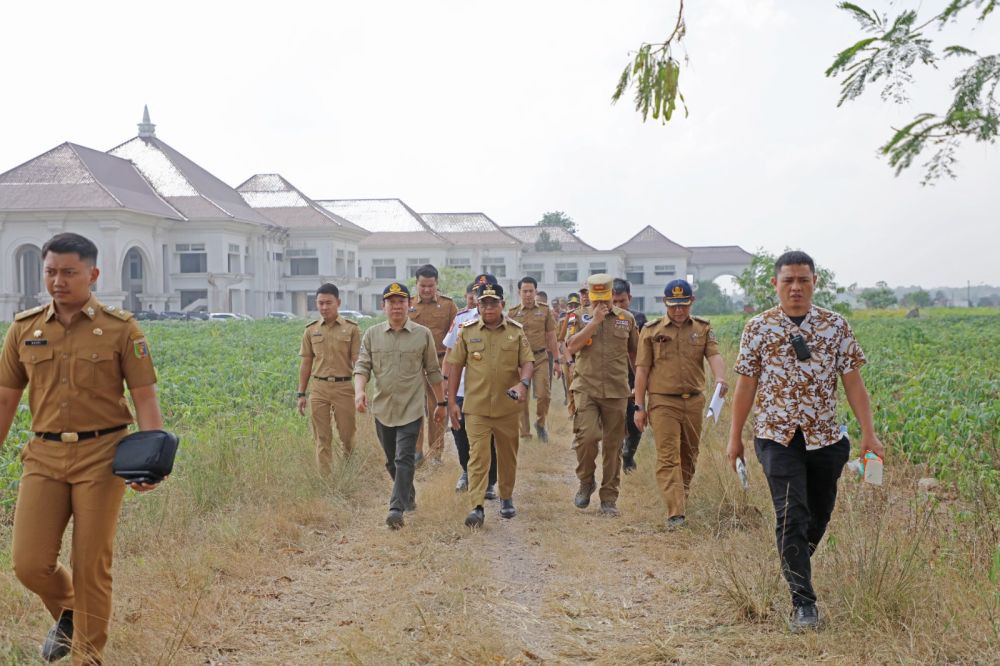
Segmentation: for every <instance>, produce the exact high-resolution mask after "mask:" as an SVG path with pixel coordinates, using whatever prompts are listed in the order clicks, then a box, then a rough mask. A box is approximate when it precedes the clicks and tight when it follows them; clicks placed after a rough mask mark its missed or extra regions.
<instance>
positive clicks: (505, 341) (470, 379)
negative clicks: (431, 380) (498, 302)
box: [448, 316, 535, 417]
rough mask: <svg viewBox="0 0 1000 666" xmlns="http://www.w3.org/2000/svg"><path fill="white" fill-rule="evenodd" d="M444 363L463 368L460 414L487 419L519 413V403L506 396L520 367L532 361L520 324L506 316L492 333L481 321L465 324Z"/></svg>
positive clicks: (517, 380)
mask: <svg viewBox="0 0 1000 666" xmlns="http://www.w3.org/2000/svg"><path fill="white" fill-rule="evenodd" d="M448 362H449V363H451V364H452V365H454V366H455V367H456V368H465V402H464V403H463V404H462V411H463V412H465V413H466V414H474V415H478V416H491V417H497V416H509V415H511V414H520V413H521V403H520V402H518V401H517V400H511V398H510V396H508V395H507V389H509V388H510V387H511V386H514V384H517V383H518V382H519V381H521V366H522V365H524V364H525V363H534V362H535V355H534V354H532V353H531V349H530V348H529V346H528V338H527V337H526V336H525V335H524V329H523V328H521V324H519V323H518V322H516V321H514V320H512V319H510V318H508V317H506V316H505V317H503V318H502V319H501V320H500V324H499V326H497V327H496V328H495V329H493V330H490V329H488V328H486V325H485V324H483V322H482V320H481V319H473V320H471V321H467V322H465V323H464V324H462V327H461V329H459V332H458V340H457V341H456V343H455V347H454V348H453V349H452V350H451V353H450V354H448Z"/></svg>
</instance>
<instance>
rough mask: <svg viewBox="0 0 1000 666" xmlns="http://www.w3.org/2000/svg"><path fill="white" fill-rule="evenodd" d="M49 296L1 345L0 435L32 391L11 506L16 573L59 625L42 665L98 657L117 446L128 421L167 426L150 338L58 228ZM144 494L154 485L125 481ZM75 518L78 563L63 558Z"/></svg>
mask: <svg viewBox="0 0 1000 666" xmlns="http://www.w3.org/2000/svg"><path fill="white" fill-rule="evenodd" d="M42 261H43V270H44V279H45V287H46V289H47V290H48V292H49V294H51V296H52V303H51V304H49V305H43V306H39V307H37V308H34V309H31V310H27V311H26V312H22V313H20V314H18V315H17V316H16V317H15V321H14V323H13V324H12V325H11V327H10V329H9V330H8V331H7V336H6V338H5V339H4V344H3V351H2V352H0V442H2V441H3V440H4V439H6V437H7V434H8V432H9V431H10V427H11V424H12V423H13V420H14V414H15V412H16V410H17V406H18V403H19V401H20V399H21V394H22V393H23V392H24V389H25V387H27V388H28V406H29V408H30V410H31V429H32V431H34V437H32V438H31V439H30V440H29V441H28V443H27V444H26V445H25V447H24V449H22V451H21V462H22V463H23V471H22V475H21V482H20V485H19V487H18V494H17V507H16V509H15V511H14V535H13V547H12V550H13V562H14V573H15V574H16V575H17V578H18V580H20V581H21V582H22V583H23V584H24V586H25V587H27V588H28V589H29V590H31V591H32V592H34V593H35V594H37V595H38V596H39V597H41V599H42V603H44V604H45V607H46V608H47V609H48V611H49V614H51V615H52V617H53V618H54V619H55V620H56V625H55V626H54V627H53V628H52V629H51V630H50V631H49V635H48V637H47V638H46V640H45V643H44V645H43V646H42V658H43V659H44V660H45V661H50V662H51V661H57V660H59V659H61V658H63V657H65V656H66V655H67V654H70V653H72V659H73V663H74V664H99V663H101V661H102V655H103V652H104V647H105V644H106V643H107V640H108V624H109V621H110V618H111V560H112V554H113V545H114V537H115V529H116V527H117V524H118V514H119V511H120V509H121V504H122V497H123V496H124V494H125V482H124V481H123V480H122V479H121V478H119V477H117V476H115V475H114V474H112V472H111V462H112V460H113V459H114V456H115V449H116V447H117V445H118V442H119V441H120V440H121V439H122V437H124V436H125V435H126V434H127V428H128V426H129V425H131V424H132V422H133V416H132V412H131V411H130V410H129V406H128V402H127V401H126V399H125V391H124V386H123V384H125V383H127V384H128V388H129V392H130V394H131V396H132V402H133V403H134V405H135V418H136V419H137V420H138V422H139V428H140V429H141V430H159V429H162V427H163V419H162V417H161V415H160V406H159V402H158V400H157V397H156V372H155V371H154V369H153V361H152V358H151V357H150V353H149V344H148V343H147V341H146V338H145V336H144V335H143V333H142V331H141V330H140V329H139V326H138V324H136V322H135V319H133V317H132V313H130V312H126V311H125V310H121V309H119V308H116V307H112V306H110V305H102V304H101V303H100V302H98V300H97V299H96V298H94V296H93V294H92V293H91V288H92V287H93V285H95V284H96V282H97V278H98V276H99V275H100V270H99V269H98V268H97V266H96V263H97V246H95V245H94V244H93V243H92V242H91V241H90V240H88V239H86V238H84V237H83V236H80V235H77V234H72V233H63V234H59V235H57V236H54V237H52V238H51V239H50V240H49V241H48V242H47V243H45V245H44V246H42ZM129 485H130V487H131V488H132V489H134V490H138V491H146V490H151V489H153V488H155V487H156V486H155V485H147V484H129ZM70 518H72V519H73V542H72V557H71V561H72V570H69V569H67V568H66V567H64V566H63V565H62V563H60V562H59V559H58V557H59V549H60V546H61V545H62V538H63V532H64V531H65V530H66V525H67V524H68V522H69V520H70Z"/></svg>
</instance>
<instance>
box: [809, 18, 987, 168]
mask: <svg viewBox="0 0 1000 666" xmlns="http://www.w3.org/2000/svg"><path fill="white" fill-rule="evenodd" d="M998 2H1000V0H948V1H947V4H946V5H945V6H944V7H943V8H942V9H941V11H939V12H938V13H937V14H935V15H934V16H933V17H931V18H930V19H928V20H926V21H923V22H919V18H918V13H917V11H916V10H912V9H911V10H905V11H903V12H901V13H900V14H898V15H897V16H895V18H893V19H892V20H890V19H889V15H888V14H886V13H882V14H879V13H878V12H877V11H871V12H868V11H865V10H864V9H862V8H861V7H859V6H858V5H856V4H854V3H852V2H841V3H839V4H838V5H837V7H838V8H839V9H842V10H844V11H846V12H848V13H849V14H850V15H851V16H853V17H854V18H855V19H856V20H857V21H858V23H859V24H860V26H861V29H862V31H863V32H865V33H868V35H870V36H868V37H865V38H864V39H861V40H859V41H858V42H856V43H854V44H852V45H851V46H850V47H848V48H846V49H844V50H843V51H841V52H840V53H838V54H837V56H836V58H835V59H834V61H833V64H832V65H830V67H829V69H827V70H826V75H827V76H828V77H831V76H840V77H842V79H841V84H840V85H841V94H840V99H839V101H838V102H837V106H841V105H843V104H844V102H847V101H851V100H854V99H856V98H858V97H860V96H861V94H862V93H863V92H864V91H865V90H866V89H867V88H868V86H869V85H882V99H883V100H884V101H888V100H891V101H893V102H895V103H897V104H899V103H903V102H907V101H909V96H908V94H907V89H908V87H909V86H910V85H911V84H912V83H913V73H912V68H913V67H914V65H916V64H917V63H920V64H923V65H928V66H931V67H934V68H937V66H938V63H940V62H941V61H943V60H945V59H948V58H974V61H973V62H972V64H971V65H969V66H968V67H966V68H965V69H963V70H962V71H961V72H960V73H959V75H958V76H957V77H956V78H955V80H954V81H953V82H952V85H951V89H952V91H953V99H952V101H951V104H950V105H949V107H948V108H947V109H946V110H944V111H942V112H938V113H928V112H925V113H920V114H918V115H917V116H916V117H915V118H914V119H913V121H911V122H910V123H907V124H906V125H904V126H903V127H901V128H898V129H897V128H894V132H893V135H892V137H891V138H890V139H889V140H888V141H887V142H886V143H885V144H884V145H882V146H881V147H880V148H879V151H880V152H881V153H882V154H883V155H884V156H886V158H887V159H888V161H889V165H890V166H891V167H893V168H894V169H895V171H896V175H897V176H898V175H899V174H900V173H902V172H903V171H904V170H905V169H908V168H910V167H911V166H912V165H913V161H914V160H915V159H917V158H918V157H919V156H920V155H921V154H922V153H923V152H924V151H925V150H928V149H930V150H933V151H934V152H933V154H932V155H931V157H930V158H929V159H928V160H927V161H926V162H924V164H923V166H924V167H925V169H926V171H925V172H924V177H923V180H922V183H923V184H924V185H928V184H931V183H933V182H934V181H935V180H937V179H939V178H941V177H942V176H948V177H949V178H955V176H956V174H955V163H956V160H957V158H956V153H957V151H958V148H959V146H961V144H962V142H963V141H965V140H968V139H972V140H974V141H976V142H980V143H995V142H996V138H997V133H998V131H1000V107H998V105H997V86H998V84H1000V54H997V55H980V54H979V53H977V52H976V51H974V50H973V49H970V48H967V47H965V46H960V45H951V46H946V47H944V48H942V49H940V51H938V50H935V48H934V41H933V40H932V39H931V38H930V37H927V36H926V34H925V31H926V30H927V29H929V28H931V27H932V26H937V28H938V29H939V30H940V29H941V28H943V27H945V26H946V25H948V24H950V23H955V22H957V20H958V17H959V15H960V14H962V13H963V12H964V10H966V9H968V8H969V7H975V8H977V9H978V10H979V16H978V17H977V19H976V20H977V22H978V23H982V22H983V21H985V20H986V19H987V17H989V16H990V14H992V13H993V11H994V10H995V9H996V8H997V4H998Z"/></svg>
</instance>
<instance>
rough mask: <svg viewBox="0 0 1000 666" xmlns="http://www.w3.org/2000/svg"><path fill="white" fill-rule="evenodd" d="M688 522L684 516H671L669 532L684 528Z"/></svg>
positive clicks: (668, 524)
mask: <svg viewBox="0 0 1000 666" xmlns="http://www.w3.org/2000/svg"><path fill="white" fill-rule="evenodd" d="M686 522H687V519H685V518H684V516H670V517H669V518H667V530H669V531H671V532H672V531H673V530H676V529H677V528H678V527H684V524H685V523H686Z"/></svg>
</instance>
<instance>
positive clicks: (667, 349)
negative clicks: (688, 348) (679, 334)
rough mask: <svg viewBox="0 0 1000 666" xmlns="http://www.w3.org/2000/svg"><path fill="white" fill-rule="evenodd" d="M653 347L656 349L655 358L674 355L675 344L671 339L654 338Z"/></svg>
mask: <svg viewBox="0 0 1000 666" xmlns="http://www.w3.org/2000/svg"><path fill="white" fill-rule="evenodd" d="M653 349H654V350H655V351H656V358H661V359H668V358H673V357H674V356H676V350H677V345H676V344H675V343H674V341H673V340H660V341H656V340H654V341H653Z"/></svg>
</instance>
